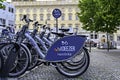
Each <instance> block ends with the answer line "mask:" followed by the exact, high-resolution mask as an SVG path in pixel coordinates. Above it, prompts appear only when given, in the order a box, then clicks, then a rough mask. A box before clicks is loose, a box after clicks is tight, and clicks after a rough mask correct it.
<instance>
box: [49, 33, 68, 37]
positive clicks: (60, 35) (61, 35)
mask: <svg viewBox="0 0 120 80" xmlns="http://www.w3.org/2000/svg"><path fill="white" fill-rule="evenodd" d="M51 33H52V34H55V35H57V36H58V37H64V36H66V35H65V34H64V33H57V32H51Z"/></svg>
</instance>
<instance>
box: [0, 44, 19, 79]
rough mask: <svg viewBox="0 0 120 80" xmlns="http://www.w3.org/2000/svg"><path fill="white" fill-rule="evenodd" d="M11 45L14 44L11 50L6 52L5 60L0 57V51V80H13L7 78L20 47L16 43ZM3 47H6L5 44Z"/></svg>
mask: <svg viewBox="0 0 120 80" xmlns="http://www.w3.org/2000/svg"><path fill="white" fill-rule="evenodd" d="M13 44H14V45H13V46H12V45H11V50H10V51H9V52H8V56H7V58H5V59H4V56H3V55H2V51H0V58H1V62H0V63H1V67H0V80H14V79H11V78H8V74H9V72H10V71H11V69H12V68H13V65H14V63H15V60H16V57H17V54H18V52H19V48H20V47H19V45H17V44H16V43H13ZM5 45H7V43H5ZM5 45H3V46H2V47H4V46H5Z"/></svg>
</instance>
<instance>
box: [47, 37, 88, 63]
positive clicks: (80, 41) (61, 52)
mask: <svg viewBox="0 0 120 80" xmlns="http://www.w3.org/2000/svg"><path fill="white" fill-rule="evenodd" d="M85 40H86V37H81V36H79V35H75V36H67V37H64V38H62V39H59V40H58V41H56V42H55V43H54V44H53V45H52V46H51V47H50V48H49V50H48V52H47V55H46V57H45V60H47V61H53V62H59V61H64V60H66V59H69V58H71V57H72V56H74V55H75V54H76V53H77V52H78V51H79V50H80V49H81V48H82V47H83V45H84V42H85Z"/></svg>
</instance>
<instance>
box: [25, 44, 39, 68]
mask: <svg viewBox="0 0 120 80" xmlns="http://www.w3.org/2000/svg"><path fill="white" fill-rule="evenodd" d="M25 44H26V45H27V47H28V48H29V50H30V53H31V63H30V65H29V67H28V70H31V69H33V68H35V67H36V66H37V63H38V58H39V55H38V53H37V52H36V50H35V48H34V47H33V46H32V45H31V44H29V43H25Z"/></svg>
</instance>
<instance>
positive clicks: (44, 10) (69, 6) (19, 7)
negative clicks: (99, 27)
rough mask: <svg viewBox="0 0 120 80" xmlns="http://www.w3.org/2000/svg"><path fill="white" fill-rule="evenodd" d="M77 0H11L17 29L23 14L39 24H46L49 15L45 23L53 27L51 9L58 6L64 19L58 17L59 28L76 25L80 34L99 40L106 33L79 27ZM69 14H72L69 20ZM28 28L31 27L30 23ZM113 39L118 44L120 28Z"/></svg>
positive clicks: (80, 25)
mask: <svg viewBox="0 0 120 80" xmlns="http://www.w3.org/2000/svg"><path fill="white" fill-rule="evenodd" d="M78 1H79V0H53V1H51V0H50V1H35V0H13V1H12V4H13V5H15V7H16V27H17V29H19V28H21V26H22V25H24V24H25V23H23V22H22V21H21V20H20V17H21V16H22V15H24V14H27V15H29V18H30V19H34V17H33V16H36V21H39V23H40V24H46V20H47V15H50V20H47V24H48V26H50V27H51V28H54V27H55V26H56V25H55V24H56V22H55V19H54V17H53V16H52V11H53V9H55V8H58V9H60V10H61V11H62V13H63V15H64V20H62V16H61V17H60V18H59V19H58V22H59V23H58V26H59V28H60V27H62V26H64V27H66V28H67V27H69V26H72V27H73V28H76V27H77V28H78V30H79V33H80V34H85V35H87V36H88V39H92V40H94V41H95V42H99V41H100V40H101V37H102V36H103V35H106V33H90V32H88V31H85V30H83V29H82V28H81V27H82V23H80V22H79V19H78V18H77V19H76V13H77V12H79V11H80V10H79V8H78ZM41 14H42V15H43V20H41V19H40V18H41V17H40V15H41ZM70 14H71V15H72V16H71V18H72V19H71V20H69V15H70ZM29 28H30V29H33V26H32V23H31V25H30V27H29ZM92 35H93V36H92ZM96 35H97V36H96ZM91 37H92V38H91ZM113 39H114V41H116V42H117V45H120V30H118V31H117V33H114V35H113Z"/></svg>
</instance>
